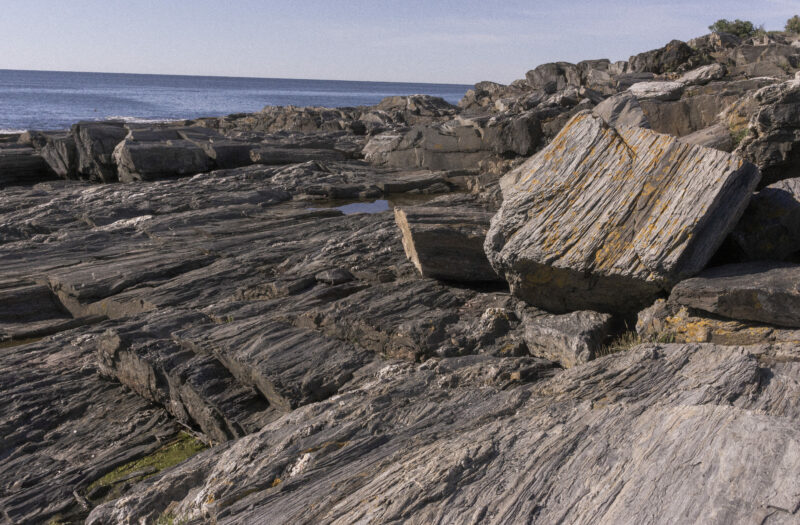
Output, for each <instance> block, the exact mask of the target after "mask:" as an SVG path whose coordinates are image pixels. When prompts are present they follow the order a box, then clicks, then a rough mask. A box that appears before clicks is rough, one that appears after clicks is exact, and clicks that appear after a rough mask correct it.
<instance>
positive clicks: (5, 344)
mask: <svg viewBox="0 0 800 525" xmlns="http://www.w3.org/2000/svg"><path fill="white" fill-rule="evenodd" d="M42 339H44V337H29V338H27V339H6V340H5V341H0V348H11V347H13V346H22V345H27V344H29V343H35V342H36V341H41V340H42Z"/></svg>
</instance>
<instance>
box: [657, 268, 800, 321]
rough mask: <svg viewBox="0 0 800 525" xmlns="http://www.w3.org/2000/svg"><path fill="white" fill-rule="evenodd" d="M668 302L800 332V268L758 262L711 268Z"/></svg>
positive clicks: (682, 286) (680, 286)
mask: <svg viewBox="0 0 800 525" xmlns="http://www.w3.org/2000/svg"><path fill="white" fill-rule="evenodd" d="M669 302H671V303H674V304H679V305H683V306H688V307H690V308H696V309H699V310H703V311H705V312H709V313H711V314H715V315H720V316H723V317H727V318H730V319H737V320H743V321H756V322H760V323H767V324H771V325H778V326H788V327H791V328H800V266H798V265H796V264H788V263H778V262H770V261H756V262H750V263H742V264H729V265H726V266H719V267H717V268H711V269H709V270H706V271H705V272H703V273H701V274H700V275H698V276H697V277H694V278H692V279H687V280H685V281H682V282H681V283H679V284H678V285H677V286H675V288H673V289H672V293H671V294H670V296H669Z"/></svg>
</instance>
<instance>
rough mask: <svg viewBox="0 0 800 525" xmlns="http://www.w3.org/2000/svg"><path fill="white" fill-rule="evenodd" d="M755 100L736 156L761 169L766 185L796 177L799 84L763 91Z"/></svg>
mask: <svg viewBox="0 0 800 525" xmlns="http://www.w3.org/2000/svg"><path fill="white" fill-rule="evenodd" d="M752 98H753V102H754V105H755V107H754V109H753V111H752V117H751V119H750V123H749V126H748V127H747V128H746V129H747V133H746V135H745V136H744V139H743V140H742V142H741V143H740V144H739V147H738V148H737V149H736V153H738V154H740V155H742V156H743V157H744V158H746V159H748V160H750V161H751V162H753V163H754V164H755V165H756V166H758V168H759V169H760V170H761V172H762V174H763V185H767V184H772V183H773V182H777V181H779V180H782V179H788V178H792V177H796V176H797V173H798V169H800V109H798V108H800V80H798V79H795V80H791V81H789V82H784V83H781V84H775V85H772V86H767V87H764V88H762V89H760V90H759V91H757V92H756V93H755V94H754V95H753V97H752Z"/></svg>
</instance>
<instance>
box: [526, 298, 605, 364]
mask: <svg viewBox="0 0 800 525" xmlns="http://www.w3.org/2000/svg"><path fill="white" fill-rule="evenodd" d="M610 333H611V316H610V315H608V314H600V313H597V312H592V311H580V312H572V313H569V314H564V315H538V316H535V317H532V318H530V319H527V320H526V321H525V343H526V344H527V346H528V350H529V351H530V353H531V354H532V355H535V356H537V357H543V358H545V359H549V360H551V361H557V362H558V363H559V364H561V366H563V367H564V368H569V367H573V366H575V365H579V364H583V363H586V362H588V361H591V360H592V359H594V358H595V356H596V355H597V351H598V350H599V349H600V348H601V347H602V345H603V344H604V343H605V342H606V339H607V338H608V336H609V334H610Z"/></svg>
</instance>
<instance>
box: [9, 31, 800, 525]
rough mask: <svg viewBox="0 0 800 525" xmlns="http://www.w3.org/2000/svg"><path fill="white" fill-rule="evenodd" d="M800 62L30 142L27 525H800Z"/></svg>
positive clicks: (20, 321) (24, 373) (716, 41)
mask: <svg viewBox="0 0 800 525" xmlns="http://www.w3.org/2000/svg"><path fill="white" fill-rule="evenodd" d="M799 39H800V36H797V35H790V34H779V33H769V34H767V35H764V36H760V37H757V38H748V39H740V38H738V37H735V36H733V35H725V34H711V35H706V36H703V37H700V38H697V39H694V40H692V41H689V42H686V43H682V42H677V41H675V42H670V43H669V44H668V45H667V46H665V47H663V48H660V49H657V50H653V51H649V52H645V53H641V54H639V55H635V56H634V57H632V58H631V59H630V60H628V61H619V62H613V63H612V62H611V61H609V60H606V59H596V60H586V61H582V62H579V63H577V64H570V63H567V62H556V63H551V64H543V65H540V66H538V67H535V68H533V69H532V70H531V71H529V72H528V73H527V74H526V75H525V78H523V79H520V80H517V81H514V82H512V83H511V84H509V85H502V84H498V83H495V82H480V83H478V84H476V85H475V88H474V89H473V90H471V91H470V92H468V93H467V94H466V95H465V97H464V99H463V100H462V101H461V103H460V104H459V105H458V106H453V105H451V104H448V103H447V102H445V101H443V100H441V99H436V98H434V97H428V96H423V95H412V96H403V97H389V98H387V99H385V100H383V101H382V102H380V103H379V104H377V105H375V106H369V107H366V106H365V107H356V108H297V107H291V106H288V107H267V108H265V109H264V110H263V111H260V112H256V113H251V114H236V115H228V116H223V117H209V118H202V119H195V120H191V121H181V122H170V123H161V124H145V125H141V124H132V123H123V122H82V123H78V124H76V125H75V126H73V127H72V128H71V129H69V130H59V131H29V132H26V133H22V134H16V135H8V136H0V185H2V190H0V267H2V268H3V271H2V272H0V524H2V525H6V524H15V525H16V524H40V523H62V524H66V523H69V524H76V523H85V522H88V523H92V524H106V523H114V524H117V523H121V524H126V523H127V524H134V523H135V524H142V523H145V524H153V523H156V524H158V523H161V524H163V523H184V524H187V525H188V524H192V525H194V524H198V525H199V524H200V523H276V524H282V523H287V524H289V523H291V524H295V523H315V524H316V523H325V524H327V523H348V524H349V523H400V522H402V523H420V524H422V523H425V524H427V523H498V524H499V523H503V524H505V523H542V524H545V523H553V522H565V523H608V524H617V523H648V524H649V523H654V524H656V523H675V522H680V523H698V524H699V523H703V524H706V523H712V524H714V523H718V524H726V525H727V524H730V523H735V524H738V523H770V524H782V523H787V524H788V523H796V522H797V521H798V513H799V512H800V510H798V509H800V500H799V499H798V494H800V486H798V477H797V475H796V473H797V471H798V469H799V468H800V442H798V432H797V428H798V419H800V401H798V400H800V395H799V394H800V391H798V385H800V350H798V349H799V348H800V346H798V345H800V328H797V322H798V321H797V320H798V318H800V316H798V315H797V314H798V312H799V311H800V309H798V305H797V304H795V303H798V301H797V295H798V291H797V282H798V276H797V273H798V272H797V269H796V266H795V264H793V263H792V261H794V262H796V257H797V246H798V245H797V241H796V239H795V235H794V233H793V228H794V222H795V219H796V217H794V215H795V210H794V206H795V203H796V200H797V199H796V195H795V193H796V192H795V189H794V186H793V184H794V181H793V180H792V178H794V177H796V176H797V174H796V173H794V172H793V169H794V166H795V164H796V163H795V162H794V161H795V160H796V159H794V152H795V151H796V150H797V148H798V141H799V140H800V139H798V137H797V136H796V133H795V131H796V130H795V128H796V127H797V126H796V122H795V120H796V119H795V118H794V117H795V116H796V115H795V113H796V111H795V109H796V104H795V102H794V98H793V97H795V95H796V93H795V91H796V82H795V81H794V80H793V78H794V74H795V71H796V69H797V66H798V65H800V62H798V59H799V58H800V47H798V44H797V42H798V40H799ZM759 75H769V76H766V77H764V76H759ZM637 86H638V87H637ZM644 128H649V129H644ZM703 146H709V147H703ZM732 151H733V152H734V153H733V154H731V153H730V152H732ZM757 167H758V168H761V169H762V170H764V173H765V177H766V178H767V179H768V180H767V181H766V182H764V181H762V184H764V185H765V186H767V187H765V188H764V189H762V190H761V191H760V192H759V193H757V194H755V196H754V197H752V198H751V196H752V195H753V193H752V190H753V189H754V187H755V185H756V183H757V180H758V171H757ZM59 179H62V180H59ZM778 179H781V181H779V182H777V183H775V182H774V181H776V180H778ZM783 179H786V180H783ZM767 182H769V183H770V185H767ZM748 201H749V202H750V204H749V205H748ZM745 207H747V211H746V212H745V214H744V215H743V216H742V219H741V220H738V222H737V219H738V217H739V215H740V214H741V212H742V211H743V210H744V209H745ZM734 224H736V228H735V229H734V230H733V232H732V233H731V234H730V235H728V232H730V231H731V228H733V227H734ZM794 229H796V228H794ZM723 239H726V240H725V241H723ZM720 243H722V244H720ZM718 246H720V249H717V247H718ZM485 248H488V249H485ZM756 258H758V259H762V258H768V259H773V260H769V261H760V262H752V261H750V262H747V263H745V264H744V265H743V264H741V263H742V260H743V259H756ZM774 259H786V260H784V261H777V260H774ZM495 269H497V270H499V271H495ZM695 274H696V275H695ZM637 314H638V315H637ZM634 317H637V318H638V323H637V326H636V329H637V332H636V333H633V332H632V329H633V319H634ZM665 495H666V496H665Z"/></svg>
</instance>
